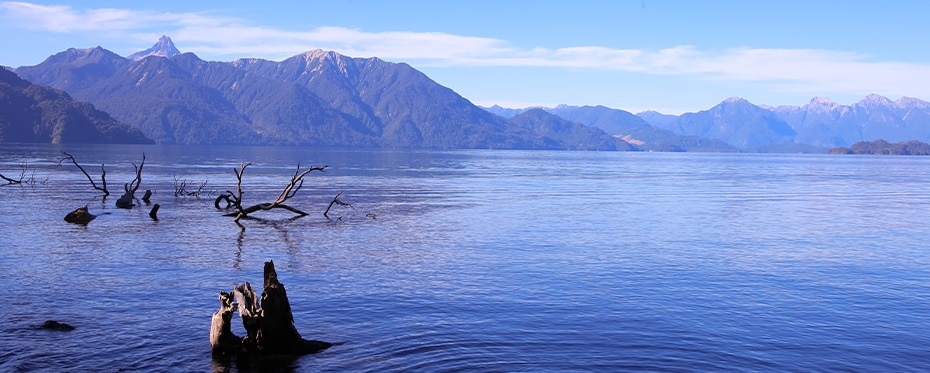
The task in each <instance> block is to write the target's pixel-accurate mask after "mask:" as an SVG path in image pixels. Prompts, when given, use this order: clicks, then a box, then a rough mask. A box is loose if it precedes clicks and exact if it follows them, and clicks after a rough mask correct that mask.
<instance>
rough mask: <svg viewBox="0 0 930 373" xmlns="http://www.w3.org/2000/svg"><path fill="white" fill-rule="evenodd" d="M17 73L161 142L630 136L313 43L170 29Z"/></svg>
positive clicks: (452, 142)
mask: <svg viewBox="0 0 930 373" xmlns="http://www.w3.org/2000/svg"><path fill="white" fill-rule="evenodd" d="M14 71H15V72H16V73H17V74H19V75H20V76H22V77H23V78H25V79H28V80H30V81H32V82H34V83H36V84H42V85H48V86H51V87H55V88H58V89H62V90H64V91H67V92H68V93H70V94H71V95H72V96H73V97H75V98H77V99H80V100H84V101H87V102H90V103H92V104H94V105H95V106H96V107H97V108H99V109H101V110H104V111H106V112H108V113H110V114H111V115H112V116H113V117H114V118H117V119H118V120H120V121H122V122H124V123H128V124H129V125H131V126H133V127H136V128H139V129H140V130H141V131H142V133H144V134H145V135H146V136H148V137H149V138H152V139H154V140H155V141H156V142H158V143H166V144H252V145H311V146H339V147H390V148H437V149H448V148H502V149H601V150H616V149H617V148H618V146H620V147H621V148H626V147H627V146H628V144H627V143H625V142H623V141H621V140H619V139H616V138H614V137H612V136H610V135H608V134H606V133H604V132H603V131H601V130H599V129H596V128H593V127H587V126H584V125H581V124H577V123H570V124H566V123H563V122H561V118H557V117H555V116H550V117H549V118H548V121H542V122H540V118H538V117H539V115H538V113H537V114H532V113H530V114H527V116H532V117H534V118H535V119H534V120H532V121H531V120H525V119H526V118H521V117H516V118H511V119H509V120H508V119H505V118H503V117H500V116H497V115H494V114H491V113H489V112H487V111H485V110H483V109H481V108H479V107H477V106H475V105H473V104H472V103H471V102H469V101H468V100H466V99H465V98H463V97H461V96H460V95H458V94H457V93H455V92H454V91H452V90H451V89H449V88H446V87H443V86H441V85H439V84H437V83H436V82H434V81H432V80H431V79H429V78H428V77H427V76H426V75H424V74H423V73H421V72H419V71H417V70H415V69H414V68H412V67H410V66H409V65H407V64H404V63H391V62H385V61H382V60H380V59H378V58H350V57H346V56H343V55H340V54H338V53H335V52H327V51H322V50H314V51H309V52H306V53H302V54H299V55H296V56H293V57H291V58H288V59H286V60H284V61H281V62H273V61H268V60H262V59H239V60H236V61H233V62H215V61H204V60H201V59H200V58H198V57H197V56H196V55H194V54H192V53H180V52H179V51H177V49H176V48H175V46H174V44H173V43H172V42H171V40H170V38H167V37H163V38H162V39H161V40H159V42H158V44H156V45H155V46H154V47H153V48H151V49H149V50H146V51H142V52H140V53H137V54H134V55H133V56H132V58H123V57H120V56H119V55H117V54H115V53H113V52H110V51H108V50H106V49H103V48H101V47H96V48H90V49H73V48H72V49H69V50H67V51H64V52H61V53H58V54H55V55H53V56H51V57H49V58H48V59H46V60H45V61H43V62H42V63H40V64H38V65H35V66H26V67H19V68H16V69H15V70H14Z"/></svg>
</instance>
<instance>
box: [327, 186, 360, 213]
mask: <svg viewBox="0 0 930 373" xmlns="http://www.w3.org/2000/svg"><path fill="white" fill-rule="evenodd" d="M341 195H342V192H339V194H336V196H335V197H333V200H332V202H330V203H329V206H327V207H326V211H324V212H323V216H325V217H326V218H327V219H329V209H331V208H333V205H339V206H347V207H350V208H352V209H353V210H354V209H355V207H352V205H350V204H348V203H345V202H342V201H340V200H339V196H341Z"/></svg>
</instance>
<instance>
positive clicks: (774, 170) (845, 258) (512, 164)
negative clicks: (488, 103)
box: [0, 144, 930, 372]
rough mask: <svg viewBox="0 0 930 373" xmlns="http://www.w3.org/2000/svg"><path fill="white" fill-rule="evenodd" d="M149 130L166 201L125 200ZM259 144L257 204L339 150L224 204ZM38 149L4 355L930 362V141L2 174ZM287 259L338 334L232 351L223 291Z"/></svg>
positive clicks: (637, 365) (495, 365) (74, 359)
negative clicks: (283, 203) (221, 312)
mask: <svg viewBox="0 0 930 373" xmlns="http://www.w3.org/2000/svg"><path fill="white" fill-rule="evenodd" d="M62 150H66V151H68V152H70V153H72V154H73V155H74V156H75V157H76V159H77V160H78V161H79V162H80V163H81V164H82V165H83V166H84V167H85V168H86V169H87V170H88V172H89V173H90V174H91V175H92V176H93V177H94V178H95V179H96V180H98V181H99V176H100V165H101V164H105V167H106V171H107V181H108V183H109V188H110V189H111V191H112V192H113V193H114V194H116V195H111V196H110V197H108V198H106V199H102V198H101V193H100V192H98V191H95V190H94V189H93V188H92V187H91V186H90V183H89V182H88V181H87V179H86V178H85V177H84V175H83V174H81V173H80V171H78V170H77V169H76V168H75V167H74V166H73V165H70V164H68V163H65V164H63V166H62V167H58V165H57V158H58V157H59V155H60V152H61V151H62ZM143 152H144V153H145V154H146V157H147V158H146V161H145V166H144V168H143V172H142V187H141V188H140V191H141V190H145V189H151V190H154V191H155V195H154V197H153V198H152V202H153V203H158V204H160V205H161V210H160V211H159V213H158V217H159V219H158V220H157V221H155V220H152V219H150V218H149V216H148V212H149V209H150V206H145V205H143V206H141V207H139V208H135V209H132V210H123V209H117V208H115V207H114V203H115V200H116V198H117V197H118V195H119V194H120V193H119V192H120V191H121V189H122V184H123V183H126V182H129V181H130V180H131V179H132V178H133V167H132V163H136V164H139V163H140V161H141V156H142V153H143ZM247 161H254V164H253V165H252V166H250V167H249V168H247V170H246V172H245V176H244V180H243V190H244V191H245V196H244V199H245V201H244V204H246V205H248V204H251V203H259V202H269V201H271V200H272V199H274V197H275V196H276V195H277V193H278V192H280V190H281V188H283V186H284V185H285V184H286V183H287V181H288V179H289V177H290V175H291V174H293V172H294V168H295V166H296V164H297V162H302V163H301V164H302V165H303V166H310V165H315V166H319V165H328V166H329V167H328V168H327V170H326V172H324V173H317V172H314V173H312V174H310V175H308V176H307V180H306V183H305V184H304V186H303V188H302V189H301V190H300V191H299V192H298V194H297V196H296V197H295V198H294V199H292V200H290V201H288V203H289V204H290V205H292V206H294V207H297V208H300V209H302V210H305V211H307V212H309V213H310V215H308V216H305V217H301V218H297V219H293V218H292V217H293V215H292V214H290V213H285V212H275V211H271V212H265V213H257V214H256V215H255V216H256V217H261V218H263V219H262V220H247V221H243V226H244V227H245V229H244V230H243V229H240V228H239V227H238V226H237V225H236V224H235V223H234V222H233V221H232V219H231V218H229V217H225V216H223V215H222V214H223V212H222V211H217V210H216V209H215V208H214V206H213V198H214V197H215V196H216V195H217V193H218V192H221V191H224V190H226V189H230V188H234V187H235V183H236V179H235V176H234V174H233V169H234V168H236V167H239V165H240V163H241V162H247ZM23 163H25V164H26V166H27V169H28V170H29V173H28V175H27V176H32V175H34V176H33V177H34V178H35V180H36V182H35V183H33V184H32V185H25V186H17V185H7V186H3V187H0V247H2V248H0V288H2V289H3V290H4V298H5V301H4V302H3V306H2V307H0V318H2V320H4V322H3V323H2V326H0V331H2V332H0V371H8V372H33V371H49V372H61V371H93V372H123V371H144V372H150V371H169V372H171V371H178V372H198V371H199V372H204V371H233V372H236V371H238V372H249V371H256V372H257V371H269V370H274V371H294V372H316V371H333V372H337V371H338V372H342V371H362V372H364V371H370V372H390V371H398V372H411V371H443V372H445V371H468V372H483V371H495V372H497V371H506V372H514V371H517V372H519V371H533V372H535V371H559V372H567V371H659V372H707V371H794V372H813V371H863V372H878V371H890V372H905V371H913V372H918V371H921V372H922V371H928V370H930V228H928V227H930V215H928V211H930V193H928V186H930V158H926V157H895V156H845V155H844V156H839V155H772V154H677V153H617V152H549V151H528V152H524V151H487V150H475V151H447V152H437V151H349V150H307V149H298V148H254V147H201V148H196V147H164V146H148V147H130V146H50V145H44V146H36V145H10V144H4V146H3V147H2V149H0V173H2V174H4V175H6V176H11V175H13V176H17V177H18V175H19V165H20V164H23ZM33 172H34V174H33ZM175 179H179V180H186V181H188V182H189V183H193V184H199V183H201V182H203V181H207V184H206V187H205V188H204V193H203V196H201V197H200V198H196V197H181V198H176V197H175V196H174V184H175ZM339 192H343V195H342V196H341V197H340V199H341V200H342V201H344V202H347V203H350V204H352V207H351V208H350V207H338V206H337V207H334V209H333V211H331V212H330V218H331V219H327V218H324V217H323V215H322V212H323V211H324V210H325V209H326V206H327V204H328V202H329V201H330V200H331V199H332V198H333V197H334V196H335V195H336V194H337V193H339ZM140 194H141V193H140ZM84 204H88V206H89V208H90V211H91V212H92V213H95V214H99V216H98V218H97V219H96V220H94V221H92V222H91V223H90V224H89V225H87V226H80V225H74V224H69V223H66V222H64V221H63V217H64V216H65V214H67V213H68V212H69V211H71V210H73V209H75V208H77V207H80V206H81V205H84ZM267 260H274V262H275V264H276V267H277V270H278V274H279V278H280V280H281V282H282V283H284V284H285V286H286V287H287V291H288V295H289V297H290V301H291V306H292V308H293V312H294V319H295V324H296V326H297V328H298V330H299V331H300V332H301V334H302V335H303V336H304V337H305V338H310V339H320V340H325V341H331V342H339V343H341V344H339V345H337V346H334V347H332V348H330V349H329V350H326V351H324V352H322V353H319V354H315V355H308V356H303V357H300V358H297V359H293V360H255V359H252V360H247V359H244V360H239V361H237V360H228V359H214V358H212V357H211V354H210V346H209V341H208V334H209V327H210V318H211V315H212V314H213V312H214V311H216V310H217V308H218V307H219V302H218V300H217V294H218V292H219V291H220V290H227V291H228V290H229V289H231V288H232V287H233V286H234V285H235V284H237V283H241V282H245V281H250V282H252V283H253V284H260V283H261V281H262V267H263V263H264V262H265V261H267ZM45 320H58V321H61V322H65V323H68V324H70V325H73V326H75V327H76V329H75V330H73V331H68V332H62V331H51V330H43V329H38V328H37V326H38V325H41V324H42V323H43V322H44V321H45ZM233 331H234V332H235V333H236V334H238V335H243V334H244V330H243V328H242V326H241V323H239V322H238V314H237V315H236V316H235V319H234V327H233Z"/></svg>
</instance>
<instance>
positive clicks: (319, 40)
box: [0, 0, 930, 114]
mask: <svg viewBox="0 0 930 373" xmlns="http://www.w3.org/2000/svg"><path fill="white" fill-rule="evenodd" d="M928 15H930V2H928V1H921V0H914V1H893V0H891V1H790V0H788V1H761V0H760V1H745V0H743V1H727V0H720V1H714V0H707V1H688V0H682V1H661V0H606V1H586V0H573V1H545V0H536V1H523V0H496V1H484V0H469V1H455V0H451V1H435V0H430V1H403V0H398V1H383V0H345V1H337V0H327V1H316V0H302V1H291V2H285V1H279V2H256V1H254V0H253V1H236V0H226V1H189V0H187V1H171V0H167V1H146V2H136V1H131V2H130V1H68V2H56V1H33V2H0V32H2V33H3V35H4V37H3V38H2V39H0V51H3V52H2V54H0V65H5V66H12V67H19V66H29V65H35V64H38V63H40V62H42V61H43V60H44V59H45V58H47V57H48V56H50V55H52V54H55V53H58V52H61V51H64V50H66V49H68V48H71V47H75V48H89V47H95V46H98V45H99V46H102V47H104V48H106V49H108V50H111V51H113V52H115V53H117V54H120V55H122V56H127V55H129V54H131V53H133V52H136V51H139V50H143V49H146V48H148V47H150V46H151V45H152V44H154V43H155V41H157V39H158V37H159V36H161V35H168V36H170V37H171V38H172V40H173V41H174V43H175V45H176V46H177V47H178V49H180V50H181V51H182V52H193V53H195V54H197V55H198V56H199V57H200V58H202V59H205V60H214V61H232V60H235V59H237V58H245V57H256V58H264V59H269V60H274V61H280V60H283V59H286V58H287V57H290V56H293V55H296V54H299V53H301V52H304V51H308V50H312V49H324V50H333V51H336V52H338V53H341V54H344V55H347V56H350V57H379V58H381V59H384V60H386V61H391V62H405V63H408V64H410V65H412V66H413V67H414V68H416V69H418V70H420V71H422V72H424V73H425V74H427V75H428V76H429V77H430V78H432V79H433V80H435V81H437V82H438V83H440V84H442V85H444V86H447V87H449V88H451V89H453V90H455V91H456V92H458V93H459V94H461V95H462V96H464V97H465V98H467V99H469V100H471V101H472V102H474V103H475V104H478V105H484V106H490V105H493V104H498V105H501V106H505V107H515V108H518V107H527V106H555V105H559V104H568V105H604V106H608V107H611V108H617V109H623V110H628V111H631V112H639V111H642V110H657V111H660V112H663V113H669V114H680V113H683V112H695V111H700V110H706V109H708V108H710V107H712V106H714V105H716V104H717V103H719V102H721V101H723V100H725V99H726V98H728V97H733V96H736V97H742V98H745V99H747V100H749V101H751V102H753V103H755V104H766V105H804V104H806V103H808V102H809V101H810V100H811V99H812V98H814V97H829V98H830V99H832V100H833V101H836V102H838V103H840V104H852V103H855V102H857V101H859V100H861V99H862V98H863V97H865V96H866V95H867V94H870V93H877V94H880V95H883V96H886V97H888V98H891V99H892V100H895V99H897V98H900V97H902V96H908V97H917V98H921V99H924V100H930V48H928V44H930V43H928V42H927V36H928V35H930V26H927V25H928V24H930V23H928V22H927V20H926V18H927V16H928Z"/></svg>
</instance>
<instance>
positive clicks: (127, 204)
mask: <svg viewBox="0 0 930 373" xmlns="http://www.w3.org/2000/svg"><path fill="white" fill-rule="evenodd" d="M143 166H145V153H142V163H141V164H139V165H138V166H136V164H135V163H133V164H132V167H133V168H135V170H136V178H135V179H132V181H130V182H129V183H126V184H123V189H124V190H125V193H123V195H122V196H120V197H119V199H118V200H116V207H119V208H123V209H131V208H132V206H133V203H132V200H133V199H135V198H136V190H138V189H139V185H141V184H142V167H143Z"/></svg>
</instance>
